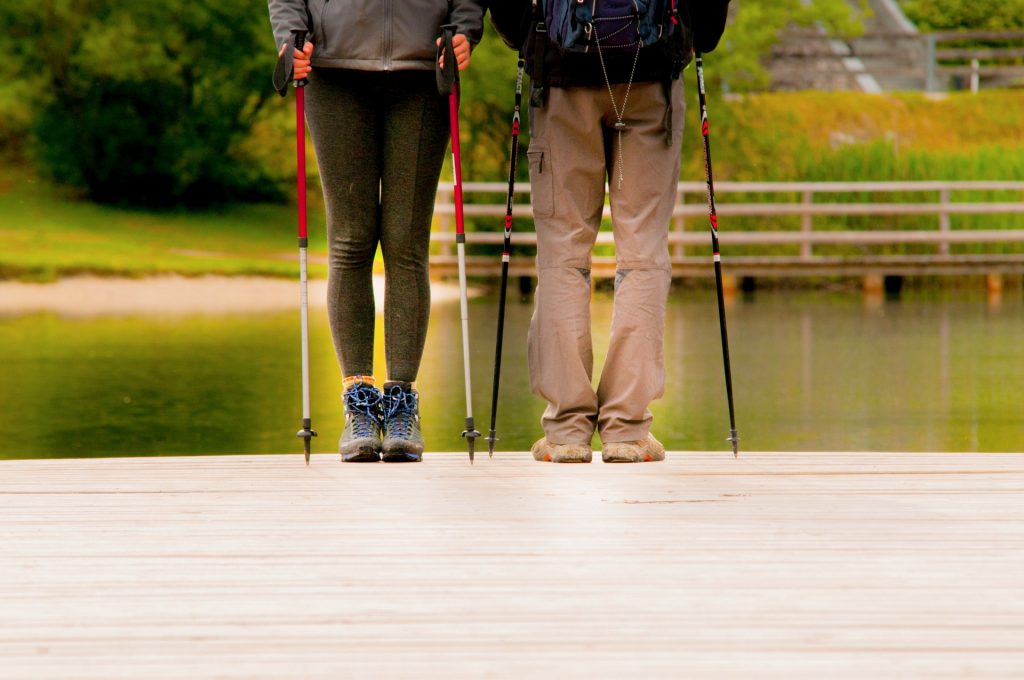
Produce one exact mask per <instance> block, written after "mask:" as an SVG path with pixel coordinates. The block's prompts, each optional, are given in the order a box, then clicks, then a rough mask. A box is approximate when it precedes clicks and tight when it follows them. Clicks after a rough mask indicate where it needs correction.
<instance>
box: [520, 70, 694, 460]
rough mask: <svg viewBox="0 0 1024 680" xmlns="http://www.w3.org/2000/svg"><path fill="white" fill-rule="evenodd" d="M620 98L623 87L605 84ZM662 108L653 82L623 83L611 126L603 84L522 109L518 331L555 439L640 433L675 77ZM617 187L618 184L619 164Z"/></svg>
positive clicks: (654, 366)
mask: <svg viewBox="0 0 1024 680" xmlns="http://www.w3.org/2000/svg"><path fill="white" fill-rule="evenodd" d="M612 89H613V91H614V93H615V100H616V102H617V103H618V104H619V105H620V106H621V104H622V102H623V100H624V99H625V97H626V86H625V85H617V86H613V88H612ZM671 99H672V103H671V116H669V115H668V111H669V107H668V105H667V102H666V101H665V88H664V86H663V85H662V84H661V83H634V84H633V85H632V87H631V88H630V90H629V100H628V103H627V106H626V111H625V115H624V116H623V121H624V122H625V123H626V125H627V126H628V127H627V129H626V130H625V131H624V132H623V133H622V135H621V140H622V145H621V155H620V148H619V135H618V134H617V133H616V132H615V130H614V125H615V121H616V116H615V111H614V108H613V106H612V101H611V97H609V94H608V90H607V88H603V87H602V88H591V87H578V88H556V87H552V88H550V90H549V92H548V100H547V103H546V105H545V106H543V107H542V108H531V109H530V132H531V141H530V148H529V150H528V151H527V154H528V156H529V159H530V185H531V189H532V194H533V197H532V203H533V214H534V221H535V223H536V227H537V270H538V286H537V292H536V299H535V307H534V313H533V319H532V321H531V323H530V332H529V364H530V384H531V387H532V389H533V391H534V392H535V393H536V394H538V395H540V396H541V397H543V398H544V399H546V400H547V402H548V406H547V409H546V410H545V411H544V415H543V417H542V418H541V424H542V426H543V428H544V434H545V436H546V437H547V438H548V441H550V442H551V443H554V444H579V443H587V444H589V443H590V440H591V438H592V437H593V434H594V430H595V428H596V429H597V431H598V432H599V434H600V435H601V441H602V442H604V443H612V442H625V441H633V440H639V439H644V438H645V437H646V436H647V433H648V431H649V430H650V426H651V412H650V410H649V409H648V406H649V404H650V403H651V401H653V400H654V399H657V398H658V397H660V396H661V395H662V393H663V391H664V387H665V367H664V349H663V338H664V330H665V303H666V301H667V298H668V290H669V284H670V282H671V265H670V262H669V253H668V228H669V222H670V220H671V217H672V209H673V205H674V204H675V199H676V184H677V181H678V178H679V152H680V144H681V141H682V129H683V112H684V106H685V104H684V101H683V95H682V82H681V80H677V81H674V82H673V84H672V92H671ZM620 159H621V164H622V168H621V169H622V177H623V180H622V185H621V187H620V186H619V163H620ZM605 182H608V184H609V190H610V201H611V212H612V222H613V225H614V237H615V257H616V276H615V301H614V311H613V317H612V328H611V338H610V341H609V347H608V353H607V358H606V361H605V365H604V368H603V369H602V372H601V381H600V384H599V385H598V386H597V389H596V390H595V389H594V387H593V384H592V377H593V368H594V354H593V349H592V343H591V330H590V289H591V286H590V267H591V251H592V249H593V246H594V241H595V239H596V238H597V232H598V229H599V227H600V224H601V213H602V210H603V207H604V195H605Z"/></svg>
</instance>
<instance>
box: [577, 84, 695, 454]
mask: <svg viewBox="0 0 1024 680" xmlns="http://www.w3.org/2000/svg"><path fill="white" fill-rule="evenodd" d="M617 94H621V88H620V89H619V92H617ZM671 96H672V106H673V110H672V116H671V120H672V128H673V129H672V130H671V136H669V135H668V134H667V130H666V127H665V125H666V120H667V118H666V100H665V90H664V86H663V85H662V84H660V83H644V84H634V85H633V88H632V92H631V93H630V99H629V109H628V110H627V114H626V122H627V124H628V126H629V128H628V130H627V131H626V132H625V133H624V134H623V135H622V154H621V156H620V155H619V149H618V147H617V144H618V140H617V139H616V137H617V135H613V136H612V140H611V141H612V144H611V145H610V146H611V151H610V153H609V170H610V174H611V182H610V187H611V206H612V221H613V223H614V228H615V254H616V275H615V303H614V312H613V317H612V331H611V339H610V341H609V346H608V355H607V358H606V360H605V365H604V368H603V369H602V372H601V382H600V384H599V386H598V390H597V394H598V401H599V403H600V415H599V417H598V429H599V431H600V434H601V441H602V442H603V444H604V445H605V448H606V449H607V444H609V443H618V442H636V441H642V440H646V439H647V437H648V434H649V431H650V425H651V412H650V411H649V410H648V406H649V404H650V402H651V401H652V400H654V399H657V398H658V397H660V396H661V395H662V393H663V391H664V387H665V366H664V347H663V344H664V330H665V303H666V301H667V299H668V291H669V286H670V284H671V280H672V277H671V275H672V270H671V263H670V261H669V253H668V227H669V222H670V220H671V218H672V210H673V206H674V204H675V199H676V187H677V183H678V181H679V152H680V143H681V139H682V124H683V113H684V109H683V107H684V103H683V97H682V83H681V81H675V82H674V83H673V87H672V94H671ZM610 122H611V123H614V121H610ZM620 157H621V161H622V166H623V167H622V174H623V182H622V186H621V188H620V187H619V183H618V169H617V168H616V166H615V164H616V163H618V162H619V159H620Z"/></svg>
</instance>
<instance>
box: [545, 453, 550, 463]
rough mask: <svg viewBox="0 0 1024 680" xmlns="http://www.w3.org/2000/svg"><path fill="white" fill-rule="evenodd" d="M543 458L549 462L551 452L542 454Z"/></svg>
mask: <svg viewBox="0 0 1024 680" xmlns="http://www.w3.org/2000/svg"><path fill="white" fill-rule="evenodd" d="M544 460H545V461H547V462H549V463H550V462H551V454H550V453H545V454H544Z"/></svg>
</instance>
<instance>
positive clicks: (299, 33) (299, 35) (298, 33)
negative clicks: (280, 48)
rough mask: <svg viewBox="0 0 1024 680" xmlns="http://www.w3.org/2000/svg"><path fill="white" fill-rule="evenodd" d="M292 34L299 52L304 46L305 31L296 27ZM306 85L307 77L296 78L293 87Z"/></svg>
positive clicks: (307, 82) (307, 83)
mask: <svg viewBox="0 0 1024 680" xmlns="http://www.w3.org/2000/svg"><path fill="white" fill-rule="evenodd" d="M292 35H294V36H295V49H297V50H298V51H299V52H301V51H302V48H303V47H305V46H306V31H305V29H296V30H294V31H292ZM306 85H309V79H308V78H303V79H301V80H296V81H295V87H305V86H306Z"/></svg>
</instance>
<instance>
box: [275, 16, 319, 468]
mask: <svg viewBox="0 0 1024 680" xmlns="http://www.w3.org/2000/svg"><path fill="white" fill-rule="evenodd" d="M292 36H293V37H294V44H295V49H296V50H298V51H300V52H301V51H302V48H303V47H304V46H305V44H306V31H305V29H296V30H294V31H292ZM293 76H294V54H293V53H292V51H291V50H289V49H288V48H287V47H285V49H284V50H283V51H282V52H281V56H280V58H279V59H278V61H277V67H276V68H275V69H274V78H273V80H274V87H275V89H277V92H278V94H280V95H281V96H282V97H283V96H285V94H286V93H287V92H288V83H289V82H291V80H292V77H293ZM308 83H309V81H308V80H306V79H305V78H303V79H301V80H296V81H295V157H296V165H297V170H298V172H297V185H298V186H297V188H298V199H299V303H300V310H301V311H300V323H301V326H302V429H301V430H299V431H298V432H296V433H295V434H296V436H298V437H301V438H302V442H303V451H304V453H305V456H306V465H309V443H310V442H309V440H310V439H311V438H313V437H315V436H316V432H314V431H313V422H312V419H311V418H310V414H309V295H308V293H307V277H306V259H307V258H306V249H307V246H308V245H309V239H308V238H307V235H306V98H305V95H306V91H305V89H304V88H305V87H306V85H307V84H308Z"/></svg>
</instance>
